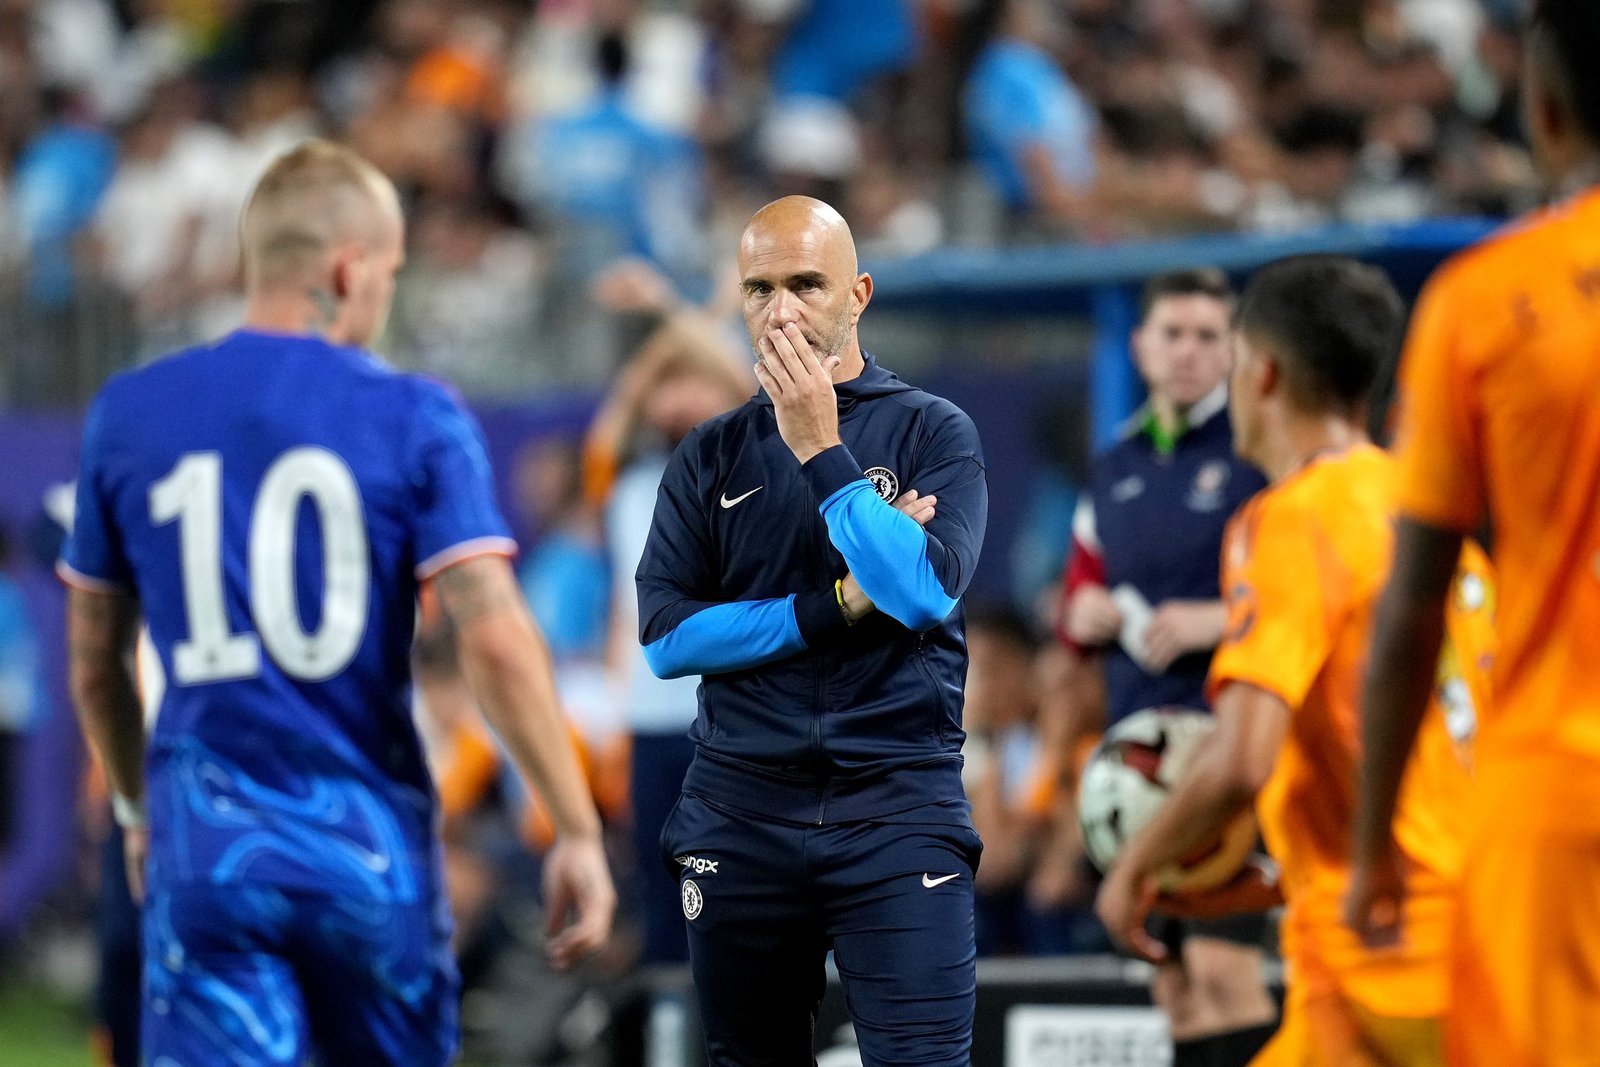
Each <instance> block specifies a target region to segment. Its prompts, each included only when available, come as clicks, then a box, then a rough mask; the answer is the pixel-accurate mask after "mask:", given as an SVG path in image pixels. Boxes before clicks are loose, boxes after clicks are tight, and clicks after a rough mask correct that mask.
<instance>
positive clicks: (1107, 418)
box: [867, 218, 1501, 446]
mask: <svg viewBox="0 0 1600 1067" xmlns="http://www.w3.org/2000/svg"><path fill="white" fill-rule="evenodd" d="M1499 225H1501V220H1498V219H1486V218H1440V219H1427V220H1424V221H1422V222H1410V223H1383V224H1363V225H1356V224H1351V223H1342V224H1338V225H1332V226H1325V227H1321V228H1317V229H1312V230H1301V231H1296V232H1293V233H1279V234H1216V235H1206V236H1201V237H1185V238H1178V239H1174V240H1164V241H1142V242H1137V243H1128V244H1112V245H1088V244H1068V245H1048V246H1040V247H1036V248H1021V249H1006V250H993V251H978V250H952V249H946V250H941V251H937V252H929V253H927V254H925V255H921V256H914V257H911V258H907V259H898V260H890V261H885V262H882V263H869V264H868V265H867V267H868V269H869V270H870V271H871V272H872V276H873V281H874V282H875V283H876V286H875V289H874V293H873V298H872V303H873V307H874V308H875V309H877V310H880V311H881V310H890V311H905V312H922V313H928V314H937V315H961V316H964V317H977V316H982V317H1001V316H1006V315H1066V316H1088V317H1089V318H1090V319H1092V321H1093V323H1094V332H1095V342H1094V345H1093V349H1092V353H1091V366H1090V379H1089V382H1090V384H1089V389H1090V399H1091V410H1092V413H1093V420H1094V434H1093V440H1094V443H1095V444H1096V446H1099V445H1103V444H1106V443H1109V442H1110V441H1111V440H1112V439H1113V437H1114V436H1115V434H1116V427H1117V424H1118V423H1120V422H1121V421H1122V420H1123V419H1124V418H1125V417H1127V415H1128V413H1129V412H1130V411H1132V410H1133V408H1134V406H1135V405H1136V404H1137V403H1138V399H1139V397H1140V395H1141V392H1142V390H1141V387H1140V385H1139V382H1138V378H1137V376H1136V375H1135V374H1134V371H1133V366H1132V364H1131V362H1130V361H1129V359H1128V332H1129V330H1130V329H1131V328H1132V327H1133V325H1134V323H1135V321H1136V319H1137V317H1138V301H1139V289H1140V287H1141V286H1142V285H1143V284H1144V281H1145V279H1147V278H1149V277H1150V276H1151V275H1154V274H1160V273H1162V272H1163V271H1170V270H1181V269H1184V268H1188V267H1199V266H1208V267H1217V268H1219V269H1221V270H1224V271H1226V272H1227V273H1228V274H1229V275H1230V276H1232V277H1233V278H1234V280H1235V281H1236V282H1242V281H1243V279H1244V278H1245V277H1246V276H1248V275H1249V273H1250V272H1251V271H1253V270H1255V269H1256V268H1258V267H1261V266H1263V265H1265V264H1267V263H1270V262H1272V261H1273V260H1275V259H1282V258H1283V257H1285V256H1294V255H1303V254H1306V253H1312V252H1323V253H1333V254H1338V255H1346V256H1354V257H1355V258H1357V259H1361V260H1364V261H1366V262H1369V263H1373V264H1376V265H1377V266H1380V267H1382V268H1384V269H1385V270H1386V271H1388V272H1389V275H1390V277H1391V278H1393V279H1394V283H1395V285H1396V286H1398V287H1399V289H1400V291H1401V292H1402V293H1404V294H1405V295H1406V296H1407V297H1408V298H1410V297H1412V296H1414V295H1415V294H1416V292H1417V290H1418V289H1420V288H1421V287H1422V283H1423V281H1424V280H1425V279H1426V278H1427V276H1428V274H1429V272H1431V271H1432V270H1433V268H1434V267H1436V266H1437V265H1438V264H1439V262H1440V261H1441V260H1443V259H1444V258H1445V257H1447V256H1449V255H1450V254H1451V253H1453V252H1455V251H1457V250H1459V249H1461V248H1462V247H1464V246H1466V245H1468V244H1471V243H1472V242H1474V241H1477V240H1480V239H1481V238H1483V237H1485V236H1487V235H1488V234H1490V233H1491V232H1493V231H1494V229H1495V228H1496V227H1498V226H1499Z"/></svg>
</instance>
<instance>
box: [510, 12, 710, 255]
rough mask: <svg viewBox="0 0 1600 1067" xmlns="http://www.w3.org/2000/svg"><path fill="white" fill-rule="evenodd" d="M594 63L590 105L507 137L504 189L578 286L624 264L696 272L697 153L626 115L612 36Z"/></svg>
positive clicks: (616, 39) (620, 44)
mask: <svg viewBox="0 0 1600 1067" xmlns="http://www.w3.org/2000/svg"><path fill="white" fill-rule="evenodd" d="M595 62H596V68H597V71H598V74H599V79H600V86H599V91H598V93H597V94H596V96H595V98H594V99H593V100H591V101H589V102H588V103H586V104H585V105H583V106H582V107H580V108H578V109H577V110H575V111H572V112H570V113H567V114H562V115H555V116H550V117H535V118H533V119H531V120H530V121H526V122H525V123H524V124H523V125H522V126H521V127H520V128H518V129H514V130H512V131H511V132H510V134H509V136H508V138H507V141H506V143H505V144H504V146H503V147H502V153H503V154H502V159H501V165H502V170H503V173H504V174H505V175H506V178H507V181H508V183H509V188H510V189H511V190H512V191H513V193H514V194H515V195H516V197H517V199H518V200H519V202H521V203H522V204H523V205H524V207H525V208H526V209H527V210H528V211H530V212H533V213H540V212H543V213H544V214H546V215H548V216H549V217H550V219H551V221H552V223H553V224H554V225H555V228H556V234H557V240H558V242H559V244H560V247H561V252H560V256H561V258H562V260H563V262H564V263H566V264H567V265H568V267H569V269H571V270H573V271H575V272H577V273H578V274H579V275H580V277H583V276H587V275H589V274H593V273H594V272H596V271H598V269H599V268H600V267H602V266H604V265H605V264H606V263H608V262H610V261H611V260H613V259H616V258H618V257H619V256H624V255H633V256H641V257H644V258H646V259H650V260H652V261H654V262H655V263H657V264H658V265H660V266H661V267H662V268H664V269H666V270H667V271H668V272H669V273H671V272H674V271H682V270H686V269H689V268H691V267H697V266H699V265H700V264H701V255H700V251H699V240H698V237H699V233H698V227H697V224H696V219H697V218H698V216H699V213H700V210H701V200H700V198H701V195H702V193H701V178H700V154H699V150H698V149H697V148H696V146H695V145H694V143H693V142H692V141H689V140H687V139H686V138H684V137H682V136H680V135H678V134H676V133H674V132H673V131H670V130H668V129H665V128H663V127H660V126H657V125H654V124H652V123H649V122H646V121H644V120H643V119H641V118H640V117H639V116H638V115H636V114H635V113H634V112H633V110H632V108H631V107H630V106H629V104H628V101H627V99H626V98H625V95H624V93H623V82H624V79H625V78H626V76H627V73H628V63H629V57H628V46H627V43H626V42H625V40H624V38H623V37H622V35H621V34H619V33H608V34H605V35H604V36H602V37H601V38H600V41H599V44H598V46H597V48H596V52H595Z"/></svg>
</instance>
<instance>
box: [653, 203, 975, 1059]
mask: <svg viewBox="0 0 1600 1067" xmlns="http://www.w3.org/2000/svg"><path fill="white" fill-rule="evenodd" d="M739 270H740V276H741V286H742V289H743V293H744V315H745V322H746V325H747V326H748V327H749V331H750V338H751V341H752V343H753V344H754V346H755V349H756V354H757V356H758V360H757V363H756V376H757V378H758V379H759V381H760V383H761V386H762V389H761V392H760V393H759V394H758V395H757V396H756V397H755V398H753V399H752V400H751V401H749V402H748V403H747V404H745V405H744V406H743V407H741V408H739V409H737V410H735V411H733V412H730V413H728V414H726V415H722V416H719V417H717V418H715V419H712V420H710V421H708V422H706V423H703V424H702V425H701V426H699V427H697V428H696V429H695V431H694V432H693V433H692V434H691V435H690V436H689V437H688V438H687V439H686V440H685V441H684V442H683V444H682V445H680V446H679V448H678V450H677V453H676V454H675V455H674V457H673V460H672V463H671V464H670V466H669V467H668V469H667V472H666V474H665V475H664V476H663V478H662V482H661V490H660V493H659V495H658V497H657V503H656V512H655V519H654V524H653V526H652V528H651V531H650V538H649V541H648V543H647V545H646V548H645V554H644V559H643V560H642V561H641V563H640V565H639V570H638V575H637V577H638V582H637V584H638V591H639V618H640V631H641V634H640V637H641V641H642V643H643V645H644V652H645V657H646V659H647V661H648V662H649V664H650V666H651V668H652V669H653V670H654V671H655V672H656V673H657V674H658V675H660V676H662V677H672V676H678V675H686V674H688V675H692V674H698V675H702V676H703V681H702V684H701V687H700V710H699V717H698V719H697V721H696V723H695V726H694V730H693V732H692V737H693V739H694V741H695V744H696V753H695V758H694V762H693V763H692V764H691V766H690V768H689V773H688V776H687V777H686V779H685V781H684V787H683V795H682V797H681V798H680V799H679V802H678V806H677V808H676V809H674V812H673V814H672V816H671V818H670V819H669V820H668V822H667V826H666V829H665V831H664V832H663V834H662V850H663V857H664V859H665V861H666V862H667V863H668V864H669V865H670V866H671V867H673V868H674V869H675V870H677V871H678V873H679V878H680V882H679V886H680V890H681V899H682V903H683V913H684V917H685V919H686V921H687V923H688V931H689V955H690V963H691V967H692V969H693V972H694V980H695V986H696V990H697V992H698V994H699V1001H700V1009H701V1016H702V1020H703V1023H704V1029H705V1034H706V1044H707V1049H708V1052H709V1055H710V1061H711V1063H712V1064H714V1065H717V1067H766V1065H775V1067H786V1065H791V1064H792V1065H797V1067H798V1065H802V1064H803V1065H806V1067H810V1065H811V1064H812V1063H813V1062H814V1059H813V1056H814V1053H813V1036H814V1035H813V1032H812V1031H813V1018H814V1016H815V1013H816V1009H817V1005H818V1003H819V1001H820V1000H821V998H822V994H823V990H824V985H825V977H824V975H825V972H824V962H825V958H826V955H827V952H828V950H829V949H830V948H831V949H832V950H833V953H834V959H835V962H836V964H837V966H838V969H839V974H840V977H841V978H842V979H843V982H844V987H845V994H846V1000H847V1002H848V1004H849V1007H850V1011H851V1015H852V1018H853V1019H854V1022H855V1029H856V1035H857V1038H858V1040H859V1042H860V1051H861V1057H862V1062H863V1063H864V1064H866V1065H867V1067H888V1065H891V1064H892V1065H895V1067H906V1065H913V1064H916V1065H922V1064H927V1065H933V1064H939V1065H949V1067H957V1065H959V1067H967V1065H968V1063H969V1061H970V1047H971V1040H972V1015H973V1007H974V1003H975V998H976V968H975V963H976V949H975V945H974V931H973V890H972V875H973V872H974V870H975V869H976V867H977V863H978V854H979V852H980V850H981V848H982V845H981V844H980V842H979V841H978V837H977V834H976V833H975V832H974V831H973V829H972V822H971V815H970V808H969V806H968V804H967V801H966V798H965V795H964V794H963V792H962V787H961V742H962V740H963V738H964V736H965V735H964V734H963V733H962V730H961V703H962V687H963V685H964V683H965V680H966V670H967V656H966V643H965V639H964V637H963V624H962V612H961V608H960V598H961V595H962V592H963V590H964V589H965V588H966V585H967V582H968V581H969V580H970V578H971V577H972V572H973V568H974V567H975V565H976V564H977V559H978V550H979V548H980V546H981V545H982V542H983V533H984V526H985V522H986V516H987V510H988V490H987V488H986V486H985V483H984V470H983V459H982V455H981V453H980V451H979V447H978V438H977V434H976V432H975V431H974V429H973V426H972V422H971V420H969V419H968V418H967V416H966V415H965V414H963V413H962V412H961V411H960V410H959V409H958V408H957V407H956V406H955V405H954V404H951V403H950V402H949V401H947V400H942V399H940V398H939V397H935V396H932V395H930V394H928V393H925V392H923V391H922V390H920V389H917V388H915V387H913V386H910V385H907V384H906V383H904V382H902V381H901V380H900V379H899V378H897V377H895V376H894V375H893V374H891V373H890V372H889V371H887V370H885V369H884V368H883V367H881V366H879V365H878V364H877V362H876V361H875V360H873V358H872V357H871V356H869V355H867V354H865V353H864V352H862V350H861V346H860V342H859V340H858V337H857V332H856V331H857V324H858V323H859V321H860V318H861V314H862V312H863V311H864V310H865V309H866V307H867V303H868V301H869V300H870V299H871V297H872V278H871V277H870V276H869V275H866V274H862V273H859V272H858V270H857V266H856V256H855V244H854V241H853V240H852V238H851V236H850V230H849V227H848V226H847V225H846V224H845V221H844V219H843V218H841V217H840V216H839V214H838V212H836V211H835V210H834V209H833V208H831V207H829V206H828V205H826V204H824V203H822V202H820V201H817V200H813V199H810V198H808V197H786V198H785V199H782V200H778V201H775V202H774V203H772V204H769V205H767V206H766V207H764V208H762V209H761V210H760V211H759V212H757V213H756V215H755V216H754V217H753V218H752V219H751V220H750V223H749V225H748V226H747V227H746V229H745V231H744V235H743V237H742V238H741V240H740V244H739Z"/></svg>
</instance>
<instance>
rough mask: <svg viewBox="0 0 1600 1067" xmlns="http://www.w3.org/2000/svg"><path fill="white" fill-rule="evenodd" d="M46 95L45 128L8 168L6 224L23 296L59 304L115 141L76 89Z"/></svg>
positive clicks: (112, 162)
mask: <svg viewBox="0 0 1600 1067" xmlns="http://www.w3.org/2000/svg"><path fill="white" fill-rule="evenodd" d="M44 101H45V109H44V122H43V126H42V128H41V129H40V130H39V131H38V132H37V133H36V134H34V136H33V137H31V138H30V139H29V140H28V142H27V143H26V144H25V145H24V146H23V148H22V153H21V155H20V156H19V158H18V159H17V162H16V168H15V170H14V171H13V173H12V178H11V210H12V218H11V222H10V224H9V225H8V226H7V229H8V230H10V231H11V232H12V233H13V234H14V235H15V237H16V241H17V243H16V247H17V248H18V249H20V250H22V252H23V254H24V256H25V260H24V267H25V270H26V273H27V277H28V295H29V298H30V299H31V301H32V302H33V303H34V304H36V305H37V306H39V307H43V308H59V307H61V306H62V305H64V304H65V303H66V302H67V300H68V299H69V298H70V297H71V296H72V292H73V280H74V277H75V273H76V271H75V241H76V239H77V237H78V235H79V233H80V232H81V231H82V229H83V228H84V227H85V226H86V225H88V223H89V222H90V220H91V219H93V217H94V213H95V210H96V208H98V207H99V204H100V198H101V197H102V196H103V195H104V194H105V191H106V187H107V186H108V185H109V184H110V183H111V180H112V177H113V174H114V173H115V168H116V147H115V145H114V143H113V141H112V139H111V137H110V135H109V134H107V133H106V132H105V131H104V130H103V129H102V128H100V126H99V124H98V123H97V122H96V121H95V119H94V117H93V115H92V113H91V112H90V111H89V108H88V103H87V101H86V100H84V99H83V97H82V96H81V95H77V94H73V93H69V92H64V91H51V92H49V93H46V94H45V96H44Z"/></svg>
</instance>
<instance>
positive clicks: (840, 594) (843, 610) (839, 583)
mask: <svg viewBox="0 0 1600 1067" xmlns="http://www.w3.org/2000/svg"><path fill="white" fill-rule="evenodd" d="M833 599H834V600H836V601H838V603H839V614H840V615H843V616H844V622H845V625H846V626H854V625H855V624H856V620H854V619H852V618H851V617H850V609H849V608H847V607H845V606H844V579H843V578H835V579H834V580H833Z"/></svg>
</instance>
